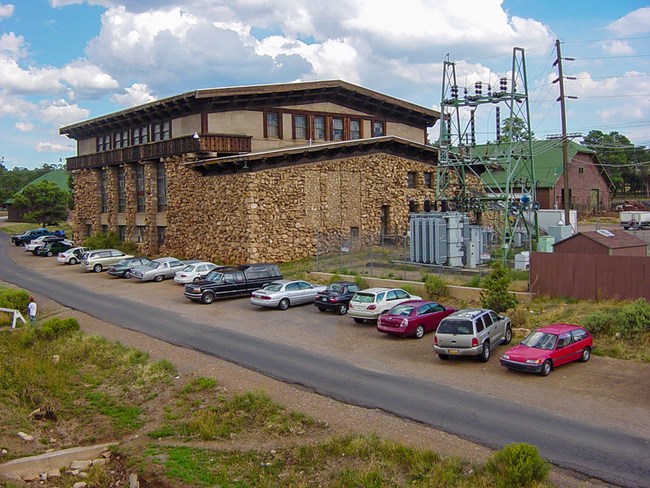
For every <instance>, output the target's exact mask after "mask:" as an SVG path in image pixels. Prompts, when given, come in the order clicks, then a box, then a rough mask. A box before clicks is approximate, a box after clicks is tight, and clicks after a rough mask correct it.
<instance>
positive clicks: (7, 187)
mask: <svg viewBox="0 0 650 488" xmlns="http://www.w3.org/2000/svg"><path fill="white" fill-rule="evenodd" d="M58 167H59V166H58V165H52V164H44V165H43V166H41V167H40V168H36V169H27V168H13V169H10V170H9V169H7V168H6V167H5V165H4V164H0V204H2V203H4V202H6V201H7V200H8V199H10V198H12V197H13V196H14V193H16V192H17V191H18V190H20V189H21V188H23V187H24V186H25V185H27V184H29V182H30V181H34V180H35V179H36V178H38V177H39V176H42V175H44V174H45V173H49V172H50V171H52V170H53V169H56V168H58Z"/></svg>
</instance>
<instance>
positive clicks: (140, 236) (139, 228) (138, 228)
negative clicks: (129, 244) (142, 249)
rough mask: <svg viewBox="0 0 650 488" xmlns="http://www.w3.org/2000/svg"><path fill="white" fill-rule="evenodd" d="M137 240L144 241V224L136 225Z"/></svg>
mask: <svg viewBox="0 0 650 488" xmlns="http://www.w3.org/2000/svg"><path fill="white" fill-rule="evenodd" d="M135 242H137V243H142V242H144V225H136V226H135Z"/></svg>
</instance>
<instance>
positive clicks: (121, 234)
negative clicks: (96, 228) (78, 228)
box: [86, 224, 167, 246]
mask: <svg viewBox="0 0 650 488" xmlns="http://www.w3.org/2000/svg"><path fill="white" fill-rule="evenodd" d="M110 230H111V229H109V227H108V225H102V226H101V232H102V234H108V232H109V231H110ZM86 235H87V236H88V237H90V236H92V235H93V227H92V224H86ZM146 235H147V227H145V226H144V225H136V226H135V227H133V233H132V237H129V236H128V235H127V229H126V225H118V226H117V237H118V239H119V240H120V241H126V240H127V239H128V240H131V241H133V242H135V243H138V244H140V243H143V242H144V241H145V236H146ZM166 239H167V227H165V226H160V225H159V226H156V241H157V243H158V245H159V246H163V245H165V241H166Z"/></svg>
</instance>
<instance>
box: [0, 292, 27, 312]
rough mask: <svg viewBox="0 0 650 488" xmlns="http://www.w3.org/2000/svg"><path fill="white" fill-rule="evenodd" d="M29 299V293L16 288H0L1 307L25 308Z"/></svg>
mask: <svg viewBox="0 0 650 488" xmlns="http://www.w3.org/2000/svg"><path fill="white" fill-rule="evenodd" d="M28 301H29V293H27V292H26V291H25V290H16V289H14V288H0V307H1V308H13V309H15V310H25V309H26V308H27V303H28Z"/></svg>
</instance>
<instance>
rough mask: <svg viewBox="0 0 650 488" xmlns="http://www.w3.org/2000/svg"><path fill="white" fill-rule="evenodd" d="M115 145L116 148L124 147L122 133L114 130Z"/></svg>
mask: <svg viewBox="0 0 650 488" xmlns="http://www.w3.org/2000/svg"><path fill="white" fill-rule="evenodd" d="M113 147H114V148H115V149H122V133H121V132H113Z"/></svg>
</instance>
